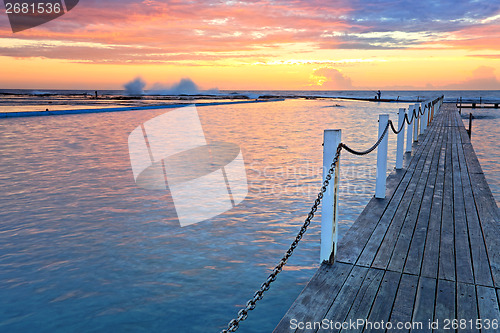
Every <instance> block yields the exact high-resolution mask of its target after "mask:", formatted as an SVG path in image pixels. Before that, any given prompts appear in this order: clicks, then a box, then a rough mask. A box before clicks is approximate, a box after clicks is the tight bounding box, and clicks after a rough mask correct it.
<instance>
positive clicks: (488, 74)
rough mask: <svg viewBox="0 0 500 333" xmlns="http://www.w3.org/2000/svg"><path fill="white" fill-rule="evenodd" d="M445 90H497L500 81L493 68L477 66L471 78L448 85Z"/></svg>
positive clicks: (499, 86)
mask: <svg viewBox="0 0 500 333" xmlns="http://www.w3.org/2000/svg"><path fill="white" fill-rule="evenodd" d="M445 88H446V89H470V90H498V89H500V80H498V78H497V77H496V75H495V68H493V67H489V66H479V67H477V68H476V69H475V70H474V71H473V72H472V77H470V78H468V79H466V80H464V81H463V82H460V83H456V84H450V85H447V86H446V87H445Z"/></svg>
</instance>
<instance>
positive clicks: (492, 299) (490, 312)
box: [476, 286, 500, 332]
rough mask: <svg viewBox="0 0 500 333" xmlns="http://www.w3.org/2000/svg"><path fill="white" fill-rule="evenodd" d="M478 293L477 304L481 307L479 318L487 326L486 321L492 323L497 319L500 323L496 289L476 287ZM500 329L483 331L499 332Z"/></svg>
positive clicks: (485, 330) (484, 330)
mask: <svg viewBox="0 0 500 333" xmlns="http://www.w3.org/2000/svg"><path fill="white" fill-rule="evenodd" d="M476 292H477V302H478V306H479V318H481V321H482V323H483V324H486V321H487V320H489V321H492V320H494V319H496V320H497V321H498V322H500V310H499V307H498V298H497V293H496V291H495V289H494V288H489V287H483V286H476ZM499 331H500V328H497V329H496V330H495V329H492V328H490V329H489V330H488V329H483V330H482V332H499Z"/></svg>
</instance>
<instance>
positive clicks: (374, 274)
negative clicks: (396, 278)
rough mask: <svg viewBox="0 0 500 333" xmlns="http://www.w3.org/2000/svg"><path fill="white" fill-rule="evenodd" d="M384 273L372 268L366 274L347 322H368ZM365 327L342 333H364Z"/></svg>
mask: <svg viewBox="0 0 500 333" xmlns="http://www.w3.org/2000/svg"><path fill="white" fill-rule="evenodd" d="M384 273H385V272H384V271H383V270H381V269H375V268H371V269H370V270H369V271H368V274H366V278H365V280H364V281H363V284H362V285H361V288H360V289H359V292H358V295H357V296H356V299H355V300H354V302H353V304H352V307H351V310H350V311H349V314H348V315H347V318H346V320H345V321H346V322H351V321H352V322H357V321H358V320H359V319H361V320H366V319H367V318H368V315H369V313H370V310H371V307H372V304H373V301H374V300H375V296H376V295H377V291H378V289H379V287H380V283H381V282H382V279H383V278H384ZM363 328H364V327H356V328H355V329H350V328H349V329H345V330H342V331H341V332H350V333H355V332H362V331H363Z"/></svg>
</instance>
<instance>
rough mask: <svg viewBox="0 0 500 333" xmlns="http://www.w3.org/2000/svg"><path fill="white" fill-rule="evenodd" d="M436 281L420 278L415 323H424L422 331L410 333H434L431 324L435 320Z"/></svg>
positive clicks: (414, 312)
mask: <svg viewBox="0 0 500 333" xmlns="http://www.w3.org/2000/svg"><path fill="white" fill-rule="evenodd" d="M436 284H437V280H436V279H431V278H427V277H420V280H419V282H418V289H417V297H416V299H415V310H414V311H413V319H412V321H413V322H420V323H423V326H422V329H418V328H417V327H415V329H411V330H410V332H432V329H431V328H430V327H429V322H431V321H432V320H433V319H434V302H435V300H436Z"/></svg>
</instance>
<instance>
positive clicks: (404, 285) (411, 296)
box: [389, 274, 418, 332]
mask: <svg viewBox="0 0 500 333" xmlns="http://www.w3.org/2000/svg"><path fill="white" fill-rule="evenodd" d="M417 285H418V276H415V275H409V274H403V276H402V277H401V282H400V283H399V288H398V293H397V295H396V301H395V302H394V306H393V307H392V313H391V318H390V319H389V320H390V322H391V324H392V325H393V327H396V325H397V324H398V323H410V322H411V319H412V316H413V309H414V304H415V296H416V292H417ZM391 332H409V330H407V329H401V330H397V329H392V330H391Z"/></svg>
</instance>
